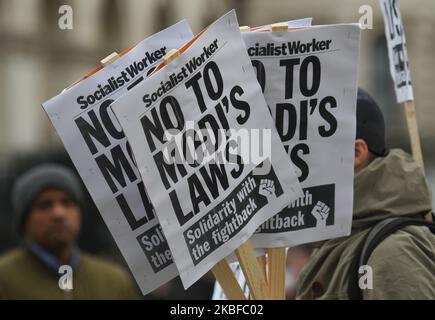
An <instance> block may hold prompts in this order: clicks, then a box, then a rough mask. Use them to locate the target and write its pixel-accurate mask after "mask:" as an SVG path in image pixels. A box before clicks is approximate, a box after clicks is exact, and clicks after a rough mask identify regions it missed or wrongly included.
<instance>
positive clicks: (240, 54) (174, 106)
mask: <svg viewBox="0 0 435 320" xmlns="http://www.w3.org/2000/svg"><path fill="white" fill-rule="evenodd" d="M112 109H113V111H114V112H115V114H116V116H117V118H118V120H119V121H120V123H121V126H122V128H123V129H124V132H125V133H126V136H127V137H128V139H129V141H130V143H131V147H132V150H133V153H134V156H135V159H136V161H137V164H138V168H139V170H140V172H141V175H142V177H143V180H144V183H145V187H146V189H147V190H148V193H149V196H150V199H151V201H152V203H153V205H154V208H155V211H156V214H157V217H158V219H159V221H160V223H161V225H162V228H163V231H164V234H165V236H166V238H167V240H168V243H169V247H170V249H171V252H172V254H173V258H174V261H175V263H176V265H177V268H178V270H179V272H180V277H181V280H182V281H183V284H184V286H185V288H187V287H189V286H190V285H192V284H193V283H194V282H195V281H196V280H198V279H199V278H200V277H202V276H203V275H204V274H205V273H206V272H207V271H208V270H210V269H211V268H212V267H213V266H214V265H215V264H216V263H217V262H219V261H221V260H222V259H223V258H225V257H226V256H227V255H229V254H230V253H231V252H232V251H234V250H235V249H236V248H238V247H239V246H240V245H241V244H243V243H244V242H245V241H247V240H248V239H249V238H250V237H251V235H252V234H253V232H254V231H255V229H256V228H257V227H258V226H259V225H260V224H261V223H263V222H264V221H266V220H267V219H269V218H270V217H271V216H273V215H274V214H275V213H277V212H279V211H281V210H282V208H284V207H285V206H287V205H288V204H289V203H291V202H293V201H294V200H295V199H296V198H297V197H299V196H300V195H301V194H302V193H301V189H300V185H299V183H298V181H297V178H296V175H295V172H294V168H293V166H292V163H291V161H290V159H289V157H288V156H287V155H286V153H285V151H284V148H283V146H282V143H281V142H280V140H279V136H278V134H277V132H276V129H275V125H274V123H273V120H272V118H271V116H270V114H269V111H268V109H267V105H266V102H265V100H264V96H263V95H262V93H261V88H260V86H259V85H258V82H257V80H256V77H255V74H254V70H253V68H252V65H251V62H250V59H249V57H248V55H247V54H246V49H245V47H244V44H243V41H242V38H241V35H240V32H239V26H238V23H237V18H236V15H235V12H234V10H233V11H231V12H229V13H228V14H226V15H225V16H223V17H221V18H220V19H218V20H217V21H216V22H215V23H213V24H212V25H210V26H209V27H208V28H207V29H206V30H205V31H204V32H203V33H202V34H201V35H200V36H199V37H198V38H197V39H196V40H195V41H194V42H193V43H192V44H191V45H190V46H189V47H188V48H187V49H186V50H185V51H184V53H181V55H180V56H178V57H177V58H175V60H173V61H172V62H171V63H169V64H168V65H166V66H165V67H163V68H162V69H160V70H159V71H158V72H156V73H155V74H153V75H151V76H150V77H149V78H147V79H146V80H145V81H144V82H142V83H141V84H139V85H138V86H137V87H136V88H134V89H133V90H132V91H131V92H130V93H129V94H128V95H124V96H122V97H121V98H120V99H118V100H117V101H115V102H114V103H113V104H112ZM242 148H243V149H242ZM259 148H261V149H262V150H259ZM245 151H248V152H245Z"/></svg>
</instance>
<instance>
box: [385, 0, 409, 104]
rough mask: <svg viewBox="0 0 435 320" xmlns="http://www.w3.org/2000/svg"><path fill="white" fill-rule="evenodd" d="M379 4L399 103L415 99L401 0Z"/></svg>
mask: <svg viewBox="0 0 435 320" xmlns="http://www.w3.org/2000/svg"><path fill="white" fill-rule="evenodd" d="M379 4H380V6H381V10H382V15H383V16H384V26H385V37H386V38H387V47H388V58H389V61H390V73H391V78H392V79H393V82H394V90H395V91H396V100H397V103H402V102H405V101H409V100H414V94H413V91H412V84H411V70H410V69H409V63H408V52H407V50H406V40H405V29H404V28H403V23H402V16H401V14H400V5H399V0H379Z"/></svg>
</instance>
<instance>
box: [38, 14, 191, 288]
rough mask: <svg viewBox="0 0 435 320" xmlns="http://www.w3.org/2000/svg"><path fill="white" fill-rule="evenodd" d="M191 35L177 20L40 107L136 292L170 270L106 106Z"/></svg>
mask: <svg viewBox="0 0 435 320" xmlns="http://www.w3.org/2000/svg"><path fill="white" fill-rule="evenodd" d="M192 36H193V35H192V31H191V30H190V27H189V25H188V24H187V22H186V21H181V22H179V23H177V24H175V25H173V26H171V27H169V28H167V29H165V30H163V31H161V32H159V33H156V34H154V35H152V36H150V37H148V38H146V39H145V40H143V41H142V42H140V43H139V44H138V45H137V46H135V47H134V48H133V49H131V50H130V51H129V52H128V53H127V54H126V55H124V56H122V57H120V58H118V59H117V60H116V61H114V62H113V63H111V64H110V65H108V66H106V67H105V68H103V69H101V70H99V71H98V72H96V73H95V74H93V75H92V76H90V77H88V78H86V79H84V80H82V81H80V82H78V83H77V84H75V85H73V86H72V87H70V88H69V89H67V90H66V91H64V92H63V93H61V94H59V95H58V96H56V97H54V98H52V99H50V100H48V101H46V102H45V103H43V107H44V109H45V111H46V112H47V114H48V116H49V118H50V120H51V122H52V123H53V125H54V127H55V128H56V130H57V132H58V134H59V136H60V138H61V139H62V142H63V144H64V145H65V148H66V150H67V151H68V153H69V155H70V157H71V159H72V161H73V163H74V165H75V166H76V168H77V170H78V172H79V174H80V176H81V178H82V180H83V182H84V184H85V185H86V187H87V189H88V191H89V193H90V194H91V196H92V198H93V200H94V202H95V204H96V206H97V208H98V210H99V211H100V214H101V215H102V217H103V220H104V222H105V223H106V225H107V227H108V229H109V230H110V232H111V234H112V236H113V238H114V239H115V241H116V243H117V245H118V247H119V249H120V251H121V252H122V254H123V256H124V258H125V260H126V262H127V264H128V265H129V267H130V269H131V271H132V273H133V275H134V277H135V279H136V281H137V283H138V285H139V287H140V288H141V290H142V293H143V294H146V293H148V292H150V291H152V290H154V289H155V288H157V287H159V286H161V285H162V284H164V283H165V282H167V281H169V280H171V279H172V278H174V277H175V276H176V275H177V274H178V272H177V269H176V267H175V264H174V263H173V261H172V257H171V252H170V250H169V247H168V245H167V242H166V240H165V238H164V236H163V232H162V230H161V227H160V225H159V224H158V220H157V218H156V216H155V213H154V210H153V207H152V205H151V203H150V201H149V198H148V196H147V193H146V192H145V189H144V184H143V182H142V179H141V176H140V173H139V171H138V169H137V167H136V166H135V163H134V161H133V158H132V154H131V151H130V147H129V144H128V142H127V139H126V137H125V135H124V133H123V131H122V129H121V127H120V125H119V123H118V122H117V120H116V118H115V116H114V114H113V112H112V110H111V108H110V104H111V103H112V102H113V101H114V100H115V99H116V98H118V97H119V96H121V95H122V94H124V93H126V92H128V91H130V90H131V89H132V88H133V87H134V86H135V85H137V84H138V83H139V82H140V81H142V80H143V79H144V77H146V76H147V74H149V73H150V71H152V70H154V68H155V67H156V65H157V64H158V63H160V61H161V58H162V57H163V56H164V55H165V54H166V53H167V52H168V51H169V50H171V49H173V48H179V47H180V46H181V45H182V44H183V43H185V42H186V41H188V40H189V39H191V38H192Z"/></svg>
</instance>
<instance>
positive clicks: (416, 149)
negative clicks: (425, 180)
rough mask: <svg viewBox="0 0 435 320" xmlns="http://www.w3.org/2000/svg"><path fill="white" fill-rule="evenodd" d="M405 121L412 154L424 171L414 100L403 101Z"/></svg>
mask: <svg viewBox="0 0 435 320" xmlns="http://www.w3.org/2000/svg"><path fill="white" fill-rule="evenodd" d="M404 105H405V111H406V121H407V122H408V131H409V137H410V140H411V150H412V156H413V158H414V159H415V161H417V162H418V164H419V165H420V166H421V168H422V169H423V172H424V163H423V153H422V151H421V144H420V136H419V135H418V125H417V116H416V113H415V104H414V101H412V100H410V101H405V103H404Z"/></svg>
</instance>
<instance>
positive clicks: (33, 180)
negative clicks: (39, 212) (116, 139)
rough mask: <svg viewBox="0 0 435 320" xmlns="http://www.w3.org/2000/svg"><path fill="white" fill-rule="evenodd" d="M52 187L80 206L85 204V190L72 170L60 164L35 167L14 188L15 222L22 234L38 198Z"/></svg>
mask: <svg viewBox="0 0 435 320" xmlns="http://www.w3.org/2000/svg"><path fill="white" fill-rule="evenodd" d="M50 187H53V188H58V189H61V190H63V191H65V192H66V193H68V195H69V196H70V197H71V199H72V200H73V201H75V202H76V203H77V204H78V205H79V206H81V205H82V204H83V190H82V187H81V185H80V182H79V179H78V178H77V176H76V175H75V174H74V172H73V171H72V170H70V169H69V168H67V167H65V166H61V165H58V164H42V165H38V166H36V167H33V168H32V169H30V170H28V171H26V172H24V173H23V174H22V175H20V176H19V177H18V178H17V179H16V180H15V183H14V186H13V188H12V206H13V209H14V213H15V215H14V218H15V219H14V220H15V221H14V222H15V226H16V227H17V229H18V232H19V233H20V234H21V233H22V231H23V226H24V221H25V219H26V218H27V215H28V214H29V209H30V207H31V206H32V203H33V201H34V200H35V198H36V196H37V195H38V194H39V193H40V192H41V191H43V190H44V189H47V188H50Z"/></svg>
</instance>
